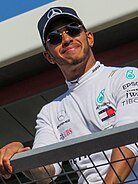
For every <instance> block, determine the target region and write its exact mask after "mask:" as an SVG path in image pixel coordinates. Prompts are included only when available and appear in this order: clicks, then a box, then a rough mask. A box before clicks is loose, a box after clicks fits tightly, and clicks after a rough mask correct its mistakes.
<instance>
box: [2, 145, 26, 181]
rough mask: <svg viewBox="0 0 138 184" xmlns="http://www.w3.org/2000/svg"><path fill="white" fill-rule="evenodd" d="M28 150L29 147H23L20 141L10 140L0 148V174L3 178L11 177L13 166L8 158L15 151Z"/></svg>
mask: <svg viewBox="0 0 138 184" xmlns="http://www.w3.org/2000/svg"><path fill="white" fill-rule="evenodd" d="M27 150H30V148H29V147H26V148H24V146H23V144H22V143H20V142H12V143H9V144H7V145H6V146H4V147H3V148H1V149H0V175H2V176H3V177H4V178H5V179H8V178H10V177H11V174H12V172H13V168H12V166H11V164H10V159H11V157H12V156H13V155H14V154H15V153H19V152H23V151H27Z"/></svg>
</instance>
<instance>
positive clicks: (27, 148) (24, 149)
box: [18, 147, 31, 153]
mask: <svg viewBox="0 0 138 184" xmlns="http://www.w3.org/2000/svg"><path fill="white" fill-rule="evenodd" d="M29 150H31V148H30V147H25V148H20V149H19V150H18V153H20V152H24V151H29Z"/></svg>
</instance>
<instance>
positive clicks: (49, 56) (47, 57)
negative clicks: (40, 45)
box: [43, 50, 55, 64]
mask: <svg viewBox="0 0 138 184" xmlns="http://www.w3.org/2000/svg"><path fill="white" fill-rule="evenodd" d="M43 56H44V58H45V59H46V60H48V62H49V63H51V64H55V59H54V57H53V56H52V55H51V53H50V52H49V51H48V50H46V51H44V52H43Z"/></svg>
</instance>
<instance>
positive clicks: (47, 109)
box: [40, 90, 68, 114]
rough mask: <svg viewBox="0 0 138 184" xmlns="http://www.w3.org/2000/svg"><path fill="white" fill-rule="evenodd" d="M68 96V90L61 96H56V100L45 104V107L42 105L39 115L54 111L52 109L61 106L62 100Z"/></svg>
mask: <svg viewBox="0 0 138 184" xmlns="http://www.w3.org/2000/svg"><path fill="white" fill-rule="evenodd" d="M67 95H68V90H67V91H66V92H65V93H63V94H62V95H60V96H58V97H57V98H55V99H54V100H52V101H51V102H49V103H47V104H46V105H44V106H43V107H42V108H41V110H40V113H42V114H43V113H44V114H45V113H46V112H47V113H48V112H50V111H52V110H53V111H54V109H56V108H57V107H58V106H60V105H61V104H63V101H64V99H65V98H66V97H67Z"/></svg>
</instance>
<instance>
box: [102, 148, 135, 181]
mask: <svg viewBox="0 0 138 184" xmlns="http://www.w3.org/2000/svg"><path fill="white" fill-rule="evenodd" d="M120 149H121V151H122V152H123V154H124V156H125V158H130V157H134V153H133V152H132V151H130V150H129V149H128V148H127V147H125V146H122V147H120ZM124 156H123V155H122V153H121V152H120V150H119V149H118V148H115V149H113V152H112V156H111V162H112V161H117V160H121V159H124ZM135 160H136V159H135V158H132V159H128V160H127V161H128V163H129V164H128V163H127V161H126V160H122V161H119V162H115V163H112V167H113V168H114V170H115V171H116V173H117V175H118V176H119V177H120V179H121V181H125V179H126V178H127V176H128V175H129V174H130V172H131V168H132V167H133V165H134V163H135ZM129 165H130V166H131V168H130V166H129ZM112 167H111V166H110V167H109V169H108V172H107V175H106V177H105V182H106V184H117V183H119V179H118V177H117V176H116V174H115V172H114V171H113V169H112Z"/></svg>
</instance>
